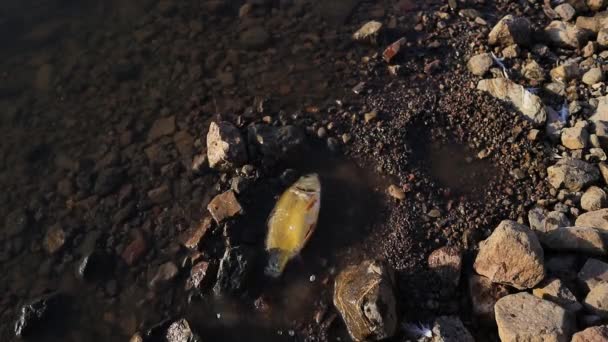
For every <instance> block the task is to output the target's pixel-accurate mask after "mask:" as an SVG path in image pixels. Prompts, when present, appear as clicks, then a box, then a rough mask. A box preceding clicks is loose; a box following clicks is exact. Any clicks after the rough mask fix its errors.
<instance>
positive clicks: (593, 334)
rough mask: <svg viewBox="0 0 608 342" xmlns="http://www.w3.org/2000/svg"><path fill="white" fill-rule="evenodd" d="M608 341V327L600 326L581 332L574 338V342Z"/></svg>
mask: <svg viewBox="0 0 608 342" xmlns="http://www.w3.org/2000/svg"><path fill="white" fill-rule="evenodd" d="M606 341H608V325H600V326H595V327H590V328H587V329H585V330H583V331H579V332H577V333H576V334H574V336H572V342H606Z"/></svg>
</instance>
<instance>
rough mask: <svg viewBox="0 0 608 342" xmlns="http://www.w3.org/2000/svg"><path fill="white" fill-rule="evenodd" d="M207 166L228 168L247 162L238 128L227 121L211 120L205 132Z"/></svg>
mask: <svg viewBox="0 0 608 342" xmlns="http://www.w3.org/2000/svg"><path fill="white" fill-rule="evenodd" d="M207 159H208V161H209V167H211V168H215V169H219V170H223V171H226V170H230V169H233V168H235V167H240V166H242V165H243V164H245V163H246V162H247V151H246V148H245V142H244V141H243V137H242V136H241V133H240V132H239V130H238V129H237V128H236V127H234V126H233V125H232V124H231V123H229V122H225V121H222V122H219V123H215V122H212V123H211V124H210V126H209V132H208V133H207Z"/></svg>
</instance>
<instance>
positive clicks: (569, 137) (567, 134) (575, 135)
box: [562, 127, 589, 150]
mask: <svg viewBox="0 0 608 342" xmlns="http://www.w3.org/2000/svg"><path fill="white" fill-rule="evenodd" d="M588 141H589V133H587V130H586V129H585V128H584V127H568V128H564V129H563V130H562V145H564V147H566V148H568V149H570V150H580V149H583V148H585V147H587V142H588Z"/></svg>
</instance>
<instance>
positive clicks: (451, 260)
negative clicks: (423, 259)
mask: <svg viewBox="0 0 608 342" xmlns="http://www.w3.org/2000/svg"><path fill="white" fill-rule="evenodd" d="M428 264H429V269H430V270H431V271H433V272H434V273H435V274H437V275H438V276H439V278H440V279H441V280H442V282H443V283H444V284H452V285H454V286H458V283H459V282H460V270H461V268H462V251H461V250H460V249H459V248H457V247H441V248H439V249H436V250H434V251H433V252H432V253H431V255H429V259H428Z"/></svg>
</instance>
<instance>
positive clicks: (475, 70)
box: [467, 53, 494, 76]
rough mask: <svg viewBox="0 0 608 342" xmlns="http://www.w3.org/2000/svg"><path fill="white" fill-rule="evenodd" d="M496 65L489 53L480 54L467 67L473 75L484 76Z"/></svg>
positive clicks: (472, 58)
mask: <svg viewBox="0 0 608 342" xmlns="http://www.w3.org/2000/svg"><path fill="white" fill-rule="evenodd" d="M492 64H494V60H493V59H492V56H491V55H490V54H489V53H480V54H478V55H475V56H473V57H471V59H469V62H468V63H467V67H468V68H469V71H470V72H471V73H472V74H473V75H477V76H483V75H484V74H485V73H486V72H488V70H490V67H491V66H492Z"/></svg>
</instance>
